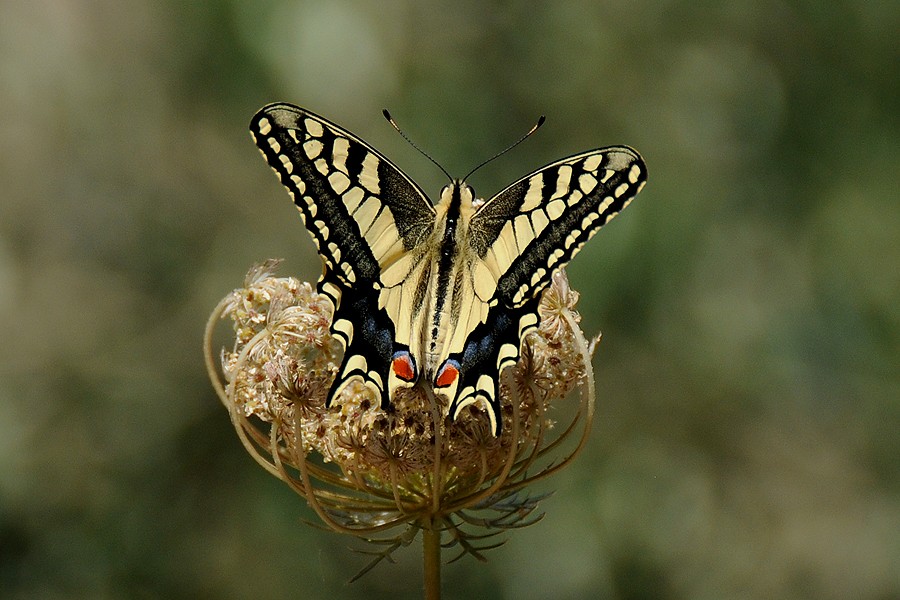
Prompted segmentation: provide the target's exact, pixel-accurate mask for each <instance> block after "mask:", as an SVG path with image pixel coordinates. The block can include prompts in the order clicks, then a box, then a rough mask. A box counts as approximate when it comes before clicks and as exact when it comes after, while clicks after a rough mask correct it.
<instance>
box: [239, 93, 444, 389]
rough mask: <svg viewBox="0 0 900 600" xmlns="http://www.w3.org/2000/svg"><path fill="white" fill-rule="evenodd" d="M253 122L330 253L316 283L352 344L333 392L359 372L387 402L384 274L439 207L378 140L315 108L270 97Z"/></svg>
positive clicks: (389, 344)
mask: <svg viewBox="0 0 900 600" xmlns="http://www.w3.org/2000/svg"><path fill="white" fill-rule="evenodd" d="M250 130H251V133H252V134H253V138H254V140H255V141H256V145H257V146H258V147H259V149H260V151H261V152H262V154H263V156H264V157H265V159H266V161H267V162H268V163H269V165H270V166H271V167H272V169H273V170H274V171H275V173H276V174H277V175H278V177H279V179H280V180H281V183H282V184H284V186H285V187H286V188H287V190H288V192H290V194H291V197H292V198H293V200H294V204H295V205H296V207H297V209H298V211H299V212H300V215H301V217H302V218H303V222H304V224H305V225H306V228H307V229H308V230H309V232H310V235H311V236H312V238H313V241H314V242H315V244H316V247H317V248H318V251H319V254H320V255H321V257H322V259H323V261H324V263H325V273H324V274H323V276H322V278H321V280H320V281H319V286H318V287H319V291H320V292H321V293H323V294H324V295H325V296H326V297H328V298H329V299H330V301H331V302H332V304H333V306H334V315H333V318H332V326H331V330H332V333H334V334H335V336H336V337H337V339H339V340H340V341H341V342H342V343H343V345H344V347H345V352H344V358H343V363H342V365H341V367H340V371H339V373H338V377H337V379H336V380H335V384H334V386H333V388H332V392H333V393H332V394H329V400H330V399H331V398H333V396H334V393H338V392H339V391H340V389H342V388H343V386H344V385H346V384H347V383H348V382H349V381H350V380H351V379H352V378H353V377H356V376H358V377H360V378H362V380H363V381H364V383H366V385H368V386H370V387H371V388H372V389H373V390H374V391H376V393H377V394H378V395H379V396H380V398H381V403H382V405H383V406H386V405H387V403H388V401H389V395H388V388H387V374H388V370H389V366H390V360H391V355H392V354H393V352H394V351H395V350H396V348H395V339H394V324H393V321H392V319H391V318H390V317H389V316H388V314H387V313H386V312H385V310H384V309H383V308H381V307H380V306H379V302H378V294H379V292H378V290H379V289H380V288H381V285H382V284H381V275H382V272H383V271H384V269H386V268H388V267H389V266H390V265H391V264H393V263H394V262H395V261H397V260H398V259H399V258H400V257H402V256H404V255H406V254H407V253H408V252H409V251H410V250H412V249H414V248H416V247H417V246H419V245H420V244H422V243H423V242H424V241H425V240H427V239H428V237H429V236H430V234H431V230H432V229H433V227H434V220H435V212H434V208H433V206H432V205H431V202H430V201H429V200H428V198H427V197H426V195H425V194H424V192H422V190H421V189H420V188H419V187H418V186H417V185H416V184H415V183H414V182H413V181H412V180H411V179H409V177H407V176H406V175H405V174H404V173H403V172H402V171H400V169H398V168H397V167H396V166H394V165H393V164H392V163H391V162H390V161H389V160H388V159H387V158H385V157H384V156H382V155H381V154H380V153H379V152H378V151H377V150H375V149H374V148H372V147H371V146H369V145H368V144H366V143H365V142H363V141H362V140H360V139H359V138H357V137H356V136H354V135H353V134H351V133H349V132H348V131H346V130H344V129H342V128H341V127H339V126H337V125H335V124H334V123H331V122H330V121H328V120H327V119H324V118H322V117H320V116H318V115H315V114H313V113H311V112H309V111H306V110H304V109H301V108H299V107H296V106H293V105H290V104H271V105H269V106H266V107H264V108H263V109H261V110H260V111H259V112H258V113H257V114H256V115H255V116H254V117H253V119H252V121H251V123H250Z"/></svg>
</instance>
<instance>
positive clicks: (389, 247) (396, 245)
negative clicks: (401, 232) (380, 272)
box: [369, 231, 403, 263]
mask: <svg viewBox="0 0 900 600" xmlns="http://www.w3.org/2000/svg"><path fill="white" fill-rule="evenodd" d="M369 245H370V246H371V247H372V255H373V256H374V257H375V259H376V260H377V261H378V262H379V263H380V262H381V261H382V260H383V259H385V258H387V257H389V256H391V255H395V254H396V253H397V252H402V250H403V240H401V239H400V237H398V236H396V235H394V233H393V232H392V231H385V232H384V233H382V234H381V235H379V236H378V239H376V240H375V241H373V242H371V243H370V244H369Z"/></svg>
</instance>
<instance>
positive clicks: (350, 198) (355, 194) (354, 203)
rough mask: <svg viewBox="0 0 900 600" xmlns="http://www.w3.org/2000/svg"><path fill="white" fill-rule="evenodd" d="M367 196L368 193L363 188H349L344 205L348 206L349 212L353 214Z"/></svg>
mask: <svg viewBox="0 0 900 600" xmlns="http://www.w3.org/2000/svg"><path fill="white" fill-rule="evenodd" d="M365 197H366V193H365V192H364V191H362V188H359V187H356V186H353V187H352V188H350V189H349V190H347V193H345V194H344V206H346V207H347V212H348V213H350V214H351V215H352V214H353V212H354V211H355V210H356V209H357V208H358V207H359V205H360V204H361V203H362V201H363V200H364V199H365Z"/></svg>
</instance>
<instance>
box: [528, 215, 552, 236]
mask: <svg viewBox="0 0 900 600" xmlns="http://www.w3.org/2000/svg"><path fill="white" fill-rule="evenodd" d="M528 216H529V217H530V218H531V228H532V229H534V234H535V235H536V236H538V235H541V233H542V232H543V231H544V228H546V227H547V225H548V224H549V223H550V218H549V217H548V216H547V213H545V212H544V210H543V209H540V208H539V209H537V210H533V211H531V214H529V215H528Z"/></svg>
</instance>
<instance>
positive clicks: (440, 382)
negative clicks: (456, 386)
mask: <svg viewBox="0 0 900 600" xmlns="http://www.w3.org/2000/svg"><path fill="white" fill-rule="evenodd" d="M457 377H459V363H457V362H456V361H455V360H448V361H447V362H445V363H444V366H443V367H441V370H440V372H439V373H438V376H437V379H435V380H434V385H435V386H436V387H439V388H441V387H447V386H450V385H453V382H455V381H456V378H457Z"/></svg>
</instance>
